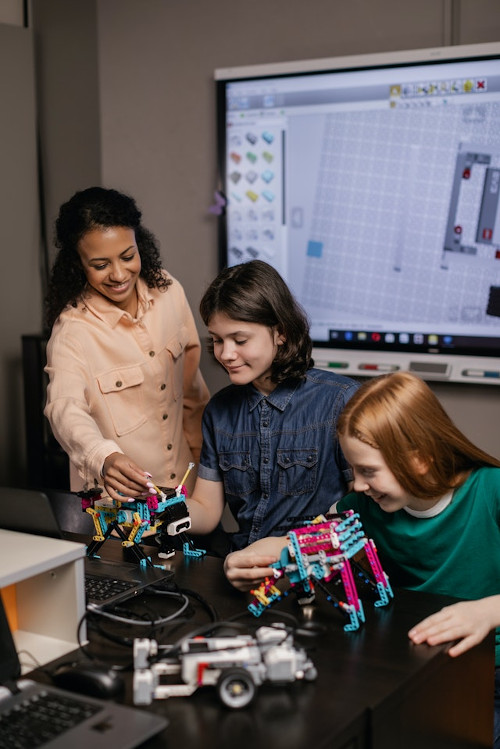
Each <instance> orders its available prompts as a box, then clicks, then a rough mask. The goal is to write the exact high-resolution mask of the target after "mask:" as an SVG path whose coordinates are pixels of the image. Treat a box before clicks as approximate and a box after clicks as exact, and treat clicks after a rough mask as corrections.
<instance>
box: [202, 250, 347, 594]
mask: <svg viewBox="0 0 500 749" xmlns="http://www.w3.org/2000/svg"><path fill="white" fill-rule="evenodd" d="M200 312H201V316H202V318H203V321H204V323H205V324H206V325H207V327H208V332H209V335H210V338H211V345H212V347H213V353H214V356H215V358H216V359H217V361H218V362H219V363H220V364H221V365H222V366H223V367H224V369H225V370H226V371H227V373H228V374H229V378H230V380H231V384H230V385H229V386H228V387H226V388H224V389H223V390H221V391H220V392H219V393H217V394H216V395H214V396H213V398H212V399H211V400H210V402H209V403H208V405H207V407H206V409H205V412H204V416H203V423H202V430H203V446H202V451H201V457H200V464H199V467H198V479H197V482H196V486H195V489H194V492H193V495H192V497H191V499H190V500H189V501H188V505H189V513H190V517H191V524H192V527H191V532H193V533H195V534H205V533H210V532H211V531H212V530H214V528H215V527H216V526H217V524H218V523H219V521H220V519H221V516H222V512H223V509H224V506H225V504H226V502H227V504H228V505H229V508H230V510H231V512H232V514H233V516H234V518H235V519H236V522H237V523H238V530H237V531H236V532H235V533H234V534H233V535H232V539H231V548H232V550H235V553H233V554H230V555H229V556H228V557H226V563H225V570H226V574H227V576H228V579H229V580H230V581H231V582H232V583H233V584H234V585H236V586H237V587H240V588H242V589H245V588H251V587H253V586H254V585H255V583H256V582H258V581H260V580H261V579H262V575H261V574H260V572H259V569H258V567H255V566H254V565H258V564H260V563H263V564H268V563H269V562H268V561H266V560H267V559H268V556H261V555H260V554H259V550H260V549H261V548H262V550H263V551H264V550H265V552H266V554H267V553H268V551H269V549H270V548H272V550H274V545H276V548H281V546H282V541H281V538H280V537H283V536H284V535H286V533H287V530H288V529H289V528H290V527H291V526H292V525H293V524H294V522H296V521H297V519H298V518H302V519H304V518H305V517H314V516H316V515H318V514H320V513H323V512H326V511H327V510H328V508H329V507H330V505H331V504H332V502H333V501H335V500H336V499H339V498H340V497H342V496H343V495H344V494H345V492H346V490H347V488H348V485H349V482H350V480H351V472H350V469H349V466H348V465H347V463H346V461H345V459H344V457H343V455H342V452H341V450H340V447H339V443H338V439H337V434H336V431H337V419H338V417H339V415H340V413H341V411H342V409H343V408H344V406H345V404H346V403H347V401H348V400H349V398H350V397H351V395H353V393H354V392H355V391H356V389H357V387H358V384H357V383H356V382H354V381H353V380H351V379H349V378H347V377H343V376H340V375H337V374H334V373H332V372H328V371H322V370H319V369H314V368H313V364H314V362H313V360H312V358H311V351H312V343H311V339H310V336H309V326H308V322H307V319H306V316H305V314H304V312H303V310H302V309H301V307H300V306H299V305H298V304H297V302H296V301H295V299H294V298H293V296H292V294H291V292H290V291H289V289H288V287H287V285H286V284H285V282H284V281H283V279H282V278H281V276H280V275H279V273H278V272H277V271H276V270H275V269H274V268H273V267H272V266H270V265H268V264H267V263H264V262H262V261H259V260H254V261H251V262H249V263H244V264H241V265H237V266H233V267H231V268H227V269H225V270H224V271H222V273H221V274H220V275H219V276H218V277H217V278H216V279H215V280H214V281H213V282H212V284H211V285H210V286H209V288H208V289H207V291H206V293H205V295H204V296H203V299H202V301H201V304H200ZM255 555H257V558H256V556H255Z"/></svg>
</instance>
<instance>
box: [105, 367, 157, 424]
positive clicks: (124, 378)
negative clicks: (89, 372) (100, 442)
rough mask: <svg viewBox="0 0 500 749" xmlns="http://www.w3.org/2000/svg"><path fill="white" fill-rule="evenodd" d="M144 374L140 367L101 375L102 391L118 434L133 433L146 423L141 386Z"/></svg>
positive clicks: (116, 370)
mask: <svg viewBox="0 0 500 749" xmlns="http://www.w3.org/2000/svg"><path fill="white" fill-rule="evenodd" d="M143 382H144V373H143V371H142V369H141V368H140V367H124V368H122V369H115V370H113V372H106V373H105V374H102V375H99V377H98V378H97V383H98V385H99V390H100V391H101V393H102V395H103V398H104V402H105V404H106V407H107V409H108V412H109V415H110V417H111V420H112V422H113V426H114V428H115V431H116V434H117V435H119V436H121V435H123V434H128V433H129V432H133V431H134V429H137V428H138V427H140V426H141V425H142V424H144V423H145V421H146V416H145V412H144V403H143V394H142V389H141V385H142V383H143Z"/></svg>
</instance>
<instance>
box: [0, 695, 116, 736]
mask: <svg viewBox="0 0 500 749" xmlns="http://www.w3.org/2000/svg"><path fill="white" fill-rule="evenodd" d="M101 709H102V708H101V706H100V705H94V704H93V703H89V702H85V701H83V700H82V701H79V700H74V699H72V698H71V697H65V696H63V695H61V694H60V693H58V694H57V695H55V694H51V693H50V692H46V691H42V692H40V693H38V694H35V695H32V696H31V697H27V698H26V699H25V700H23V701H22V702H18V703H17V704H16V705H14V707H12V708H11V709H10V710H8V711H6V712H4V713H2V714H0V749H36V747H39V746H43V745H44V744H45V743H47V742H48V741H50V740H51V739H54V738H56V737H57V736H60V735H61V734H62V733H64V732H65V731H68V730H69V729H70V728H73V726H76V725H78V723H82V722H83V721H84V720H86V719H87V718H90V717H92V715H95V713H97V712H99V710H101Z"/></svg>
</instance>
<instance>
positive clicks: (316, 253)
mask: <svg viewBox="0 0 500 749" xmlns="http://www.w3.org/2000/svg"><path fill="white" fill-rule="evenodd" d="M307 254H308V256H309V257H321V256H322V255H323V242H313V241H312V240H310V241H309V242H308V243H307Z"/></svg>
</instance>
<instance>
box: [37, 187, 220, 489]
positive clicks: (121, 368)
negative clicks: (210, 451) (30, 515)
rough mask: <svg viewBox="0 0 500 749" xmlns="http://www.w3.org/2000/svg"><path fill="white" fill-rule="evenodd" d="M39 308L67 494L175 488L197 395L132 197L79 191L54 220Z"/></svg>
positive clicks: (181, 323)
mask: <svg viewBox="0 0 500 749" xmlns="http://www.w3.org/2000/svg"><path fill="white" fill-rule="evenodd" d="M55 229H56V230H55V244H56V247H57V248H58V250H59V252H58V254H57V257H56V259H55V262H54V265H53V268H52V273H51V278H50V282H49V289H48V294H47V299H46V321H47V325H48V326H49V328H50V329H51V331H52V332H51V336H50V340H49V342H48V345H47V367H46V372H47V373H48V375H49V385H48V389H47V404H46V407H45V415H46V416H47V418H48V419H49V422H50V424H51V427H52V430H53V432H54V435H55V437H56V439H57V440H58V441H59V443H60V444H61V446H62V447H63V449H64V450H65V451H66V452H67V454H68V455H69V458H70V483H71V489H72V490H79V489H82V488H90V487H93V486H94V485H95V484H99V485H101V486H102V485H104V488H105V490H106V492H107V494H108V495H109V496H110V497H112V498H113V499H120V500H121V501H122V502H123V501H124V497H126V498H129V499H131V500H133V499H134V498H136V497H137V496H139V495H140V494H141V493H142V492H144V491H146V490H147V484H148V481H149V478H148V473H149V474H151V475H152V476H153V478H154V481H155V483H156V484H159V485H162V486H176V485H177V484H178V483H179V482H180V480H181V478H182V476H183V474H184V473H185V471H186V468H187V466H188V464H189V462H191V461H197V460H198V458H199V452H200V447H201V416H202V412H203V409H204V407H205V404H206V403H207V401H208V397H209V394H208V390H207V388H206V385H205V383H204V381H203V378H202V376H201V373H200V370H199V361H200V342H199V338H198V334H197V332H196V327H195V324H194V320H193V316H192V313H191V310H190V308H189V305H188V303H187V300H186V297H185V295H184V291H183V289H182V287H181V285H180V284H179V283H178V281H176V280H175V279H174V278H172V277H171V276H170V275H169V274H168V273H167V272H166V271H165V270H164V269H163V268H162V264H161V259H160V253H159V249H158V244H157V241H156V239H155V237H154V236H153V234H151V232H149V231H148V230H147V229H146V228H145V227H144V226H143V225H142V224H141V212H140V210H139V209H138V207H137V205H136V203H135V201H134V200H133V198H131V197H129V196H128V195H124V194H123V193H120V192H118V191H117V190H110V189H105V188H102V187H90V188H88V189H86V190H82V191H80V192H77V193H75V195H73V197H72V198H71V199H70V200H69V201H68V202H66V203H64V204H63V205H62V206H61V208H60V211H59V216H58V218H57V220H56V227H55Z"/></svg>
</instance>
